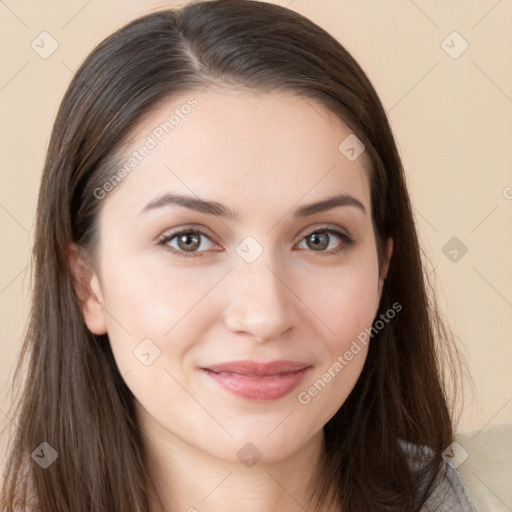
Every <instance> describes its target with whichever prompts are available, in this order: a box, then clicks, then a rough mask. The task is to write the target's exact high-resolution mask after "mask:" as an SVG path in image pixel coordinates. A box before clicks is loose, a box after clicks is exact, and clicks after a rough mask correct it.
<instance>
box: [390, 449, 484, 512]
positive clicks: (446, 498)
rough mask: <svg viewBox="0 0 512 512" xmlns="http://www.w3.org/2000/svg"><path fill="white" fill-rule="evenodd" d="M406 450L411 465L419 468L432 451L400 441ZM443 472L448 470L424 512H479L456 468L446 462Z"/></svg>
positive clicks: (425, 506)
mask: <svg viewBox="0 0 512 512" xmlns="http://www.w3.org/2000/svg"><path fill="white" fill-rule="evenodd" d="M400 444H401V445H402V447H403V448H404V450H405V451H406V452H407V453H408V454H409V456H410V465H411V466H412V467H418V465H421V463H422V460H423V461H424V460H425V457H428V455H429V453H431V450H429V449H428V448H426V447H423V449H420V448H419V447H417V446H415V445H413V444H412V443H408V442H406V441H402V440H401V441H400ZM442 470H443V472H444V471H445V470H446V474H445V477H444V478H443V480H441V481H440V482H439V483H438V485H437V487H436V488H435V489H434V491H433V492H432V494H431V495H430V497H429V499H428V500H427V502H426V503H425V505H424V506H423V508H422V511H424V512H434V511H435V512H477V511H476V508H475V506H474V504H473V502H472V501H471V497H470V496H469V492H468V490H467V488H466V485H465V484H464V480H462V477H461V476H460V474H459V472H458V471H457V469H456V468H455V466H454V465H453V464H452V463H450V462H446V461H444V463H443V467H442Z"/></svg>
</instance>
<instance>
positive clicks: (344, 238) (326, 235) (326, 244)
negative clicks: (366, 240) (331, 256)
mask: <svg viewBox="0 0 512 512" xmlns="http://www.w3.org/2000/svg"><path fill="white" fill-rule="evenodd" d="M352 244H353V240H352V238H350V237H349V236H348V235H346V234H345V233H342V232H340V231H336V230H334V229H322V230H317V231H313V232H311V233H309V234H308V235H306V236H305V237H304V238H303V239H302V240H301V242H300V244H299V246H298V247H299V248H301V249H310V250H312V251H315V252H327V253H335V252H337V251H341V250H343V249H345V248H348V247H349V246H351V245H352Z"/></svg>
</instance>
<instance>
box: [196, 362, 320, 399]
mask: <svg viewBox="0 0 512 512" xmlns="http://www.w3.org/2000/svg"><path fill="white" fill-rule="evenodd" d="M309 368H311V365H310V364H308V363H299V362H295V361H273V362H271V363H258V362H257V361H234V362H232V363H225V364H218V365H213V366H210V367H208V368H202V370H204V371H205V372H206V374H207V375H208V376H209V377H210V378H212V379H213V380H214V381H215V382H217V383H218V384H219V385H220V386H222V387H223V388H224V389H226V390H228V391H230V392H232V393H234V394H236V395H238V396H241V397H244V398H249V399H251V400H264V401H267V400H277V399H278V398H281V397H283V396H285V395H287V394H288V393H289V392H290V391H292V390H293V389H294V388H296V387H297V386H298V385H299V383H300V382H301V381H302V380H303V379H304V377H305V375H306V373H307V371H308V370H309Z"/></svg>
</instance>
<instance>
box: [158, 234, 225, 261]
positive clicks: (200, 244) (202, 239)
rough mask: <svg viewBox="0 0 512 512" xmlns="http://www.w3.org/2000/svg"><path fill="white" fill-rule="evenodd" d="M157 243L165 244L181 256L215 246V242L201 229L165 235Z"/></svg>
mask: <svg viewBox="0 0 512 512" xmlns="http://www.w3.org/2000/svg"><path fill="white" fill-rule="evenodd" d="M159 244H160V245H163V246H167V247H168V248H169V249H170V250H172V251H173V252H174V253H175V254H178V255H183V256H187V255H188V254H190V255H193V254H194V253H202V252H204V251H207V250H209V249H212V248H214V247H215V244H214V243H213V242H212V241H211V240H210V238H208V236H207V235H205V234H204V233H202V232H201V231H193V230H190V229H189V230H186V231H185V230H182V231H180V232H177V233H176V232H175V233H171V234H169V235H166V236H164V237H163V238H162V239H161V240H160V242H159ZM187 253H188V254H187Z"/></svg>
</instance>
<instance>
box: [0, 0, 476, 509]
mask: <svg viewBox="0 0 512 512" xmlns="http://www.w3.org/2000/svg"><path fill="white" fill-rule="evenodd" d="M34 265H35V266H34V299H33V304H32V311H31V317H30V325H29V329H28V332H27V336H26V339H25V343H24V347H23V356H24V357H23V358H22V360H20V363H19V366H18V368H17V372H16V379H17V380H19V379H20V378H21V375H22V374H25V375H26V376H27V379H26V383H25V384H24V387H23V389H22V391H21V392H20V393H19V396H18V399H17V401H15V402H13V404H14V405H13V410H15V411H17V414H16V425H17V426H18V428H17V430H16V432H15V434H14V435H13V440H12V444H11V451H10V453H9V459H8V461H7V467H6V470H5V474H4V480H5V482H4V495H3V496H2V501H1V508H2V510H13V508H14V507H16V506H18V507H22V508H25V507H29V508H30V507H31V508H32V509H33V510H35V509H37V510H42V511H52V512H54V511H59V510H66V511H69V510H72V511H86V510H94V511H100V510H105V511H123V512H125V511H147V510H150V511H158V510H172V511H174V510H189V511H194V510H198V511H203V510H204V511H213V510H215V511H216V510H224V511H229V510H235V508H236V510H245V511H269V510H287V511H296V510H315V511H318V512H326V511H329V512H332V511H341V510H343V512H355V511H365V512H368V511H385V510H386V511H389V510H393V511H395V510H397V511H398V510H399V511H418V510H434V509H436V507H437V509H438V510H439V509H440V508H441V509H442V507H444V509H446V510H450V509H451V510H464V511H471V510H474V509H473V507H472V505H471V502H470V500H469V497H468V495H467V492H466V489H465V488H464V484H463V483H462V480H461V479H460V477H459V476H458V474H457V472H456V470H454V469H453V468H451V467H450V466H449V465H448V464H447V463H446V462H444V459H443V456H442V455H443V452H444V451H445V450H446V449H448V448H449V447H450V445H451V443H452V442H453V435H454V420H453V419H452V417H451V407H450V404H449V403H447V401H446V398H445V397H446V394H445V393H446V391H447V389H446V385H445V383H444V379H443V376H442V374H441V372H440V368H441V363H442V362H443V361H444V363H445V364H446V363H448V364H451V367H452V368H455V367H456V366H455V365H456V364H457V353H456V349H455V347H454V346H453V342H452V339H451V337H450V335H449V333H448V331H447V329H445V328H444V326H443V324H442V322H441V320H440V318H439V314H438V312H437V309H436V305H435V301H434V300H433V298H432V297H430V296H429V295H428V289H427V286H426V285H427V283H426V282H425V277H424V273H423V269H422V261H421V255H420V248H419V245H418V239H417V235H416V231H415V226H414V222H413V217H412V211H411V205H410V201H409V196H408V193H407V189H406V185H405V178H404V174H403V170H402V166H401V163H400V159H399V156H398V152H397V149H396V145H395V142H394V140H393V136H392V133H391V130H390V127H389V124H388V121H387V119H386V115H385V112H384V110H383V108H382V105H381V103H380V100H379V99H378V97H377V95H376V93H375V91H374V89H373V87H372V85H371V84H370V82H369V81H368V78H367V77H366V76H365V74H364V73H363V71H362V70H361V68H360V67H359V66H358V64H357V63H356V62H355V61H354V59H353V58H352V57H351V56H350V55H349V54H348V53H347V51H346V50H345V49H344V48H343V47H342V46H341V45H340V44H339V43H338V42H336V41H335V40H334V39H333V38H332V37H331V36H329V35H328V34H327V33H326V32H325V31H323V30H322V29H321V28H319V27H318V26H316V25H314V24H313V23H312V22H311V21H309V20H307V19H305V18H304V17H302V16H300V15H298V14H296V13H294V12H292V11H290V10H288V9H285V8H283V7H279V6H276V5H272V4H266V3H260V2H253V1H246V0H218V1H212V2H197V3H193V4H190V5H188V6H186V7H184V8H183V9H181V10H179V11H171V10H166V11H161V12H157V13H154V14H151V15H148V16H146V17H143V18H140V19H138V20H135V21H134V22H132V23H131V24H129V25H128V26H126V27H124V28H122V29H121V30H119V31H118V32H116V33H115V34H113V35H112V36H110V37H108V38H107V39H106V40H105V41H104V42H103V43H101V44H100V45H99V46H98V47H97V48H96V49H95V50H94V51H93V52H92V53H91V55H90V56H89V57H88V58H87V59H86V61H85V62H84V64H83V65H82V66H81V68H80V70H79V71H78V72H77V74H76V76H75V77H74V79H73V81H72V83H71V85H70V86H69V89H68V91H67V93H66V95H65V97H64V99H63V102H62V105H61V107H60V110H59V113H58V116H57V119H56V121H55V125H54V129H53V133H52V136H51V142H50V146H49V150H48V155H47V161H46V165H45V169H44V172H43V177H42V182H41V188H40V196H39V204H38V210H37V226H36V239H35V245H34ZM23 363H26V367H25V366H23ZM454 372H455V370H454ZM29 455H30V457H29Z"/></svg>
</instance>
